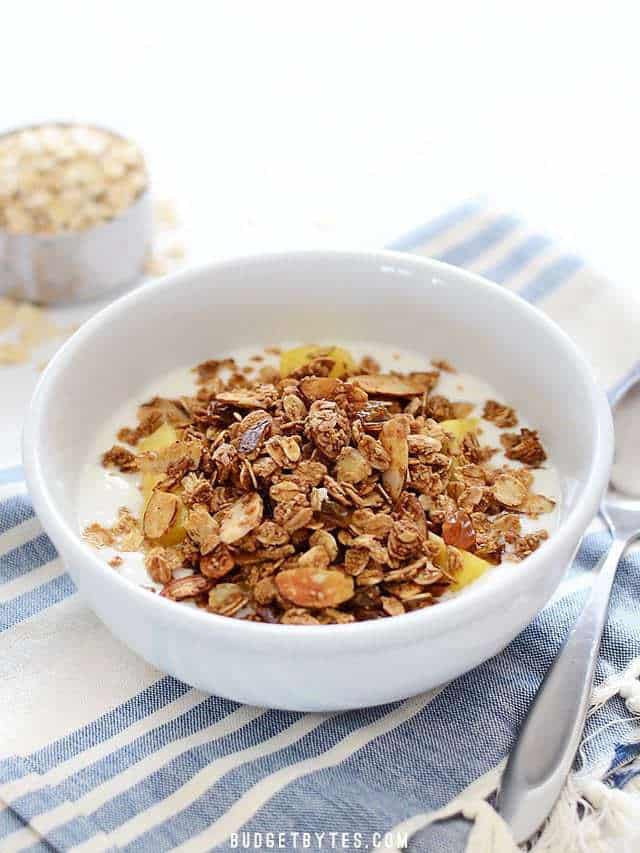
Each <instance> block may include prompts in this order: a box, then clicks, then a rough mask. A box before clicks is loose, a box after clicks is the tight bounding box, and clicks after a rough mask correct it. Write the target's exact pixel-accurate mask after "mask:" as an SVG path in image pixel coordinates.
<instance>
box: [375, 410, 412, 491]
mask: <svg viewBox="0 0 640 853" xmlns="http://www.w3.org/2000/svg"><path fill="white" fill-rule="evenodd" d="M408 435H409V425H408V423H407V419H406V417H403V416H402V415H400V416H396V417H393V418H391V420H388V421H387V422H386V423H385V424H384V425H383V427H382V430H381V431H380V442H381V443H382V446H383V447H384V449H385V450H386V451H387V453H388V454H389V458H390V460H391V461H390V464H389V467H388V468H387V470H386V471H383V473H382V485H383V486H384V488H385V490H386V492H387V494H388V495H389V497H390V498H391V500H392V501H394V502H395V501H397V500H398V498H399V497H400V495H401V493H402V489H403V488H404V483H405V480H406V478H407V469H408V467H409V445H408V443H407V436H408Z"/></svg>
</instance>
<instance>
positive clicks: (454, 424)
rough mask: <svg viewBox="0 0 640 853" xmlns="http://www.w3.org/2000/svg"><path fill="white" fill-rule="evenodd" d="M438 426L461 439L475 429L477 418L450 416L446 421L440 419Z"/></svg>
mask: <svg viewBox="0 0 640 853" xmlns="http://www.w3.org/2000/svg"><path fill="white" fill-rule="evenodd" d="M440 426H441V427H442V429H445V430H446V431H447V432H450V433H451V435H453V436H454V437H455V438H457V439H458V441H461V440H462V439H463V438H464V437H465V435H466V434H467V433H468V432H475V431H476V429H477V427H478V418H452V419H451V420H448V421H440Z"/></svg>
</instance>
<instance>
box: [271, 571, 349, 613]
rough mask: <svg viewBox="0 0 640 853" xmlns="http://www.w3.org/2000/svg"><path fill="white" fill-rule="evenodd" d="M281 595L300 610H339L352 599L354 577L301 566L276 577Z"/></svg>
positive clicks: (339, 572)
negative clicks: (338, 606) (345, 602)
mask: <svg viewBox="0 0 640 853" xmlns="http://www.w3.org/2000/svg"><path fill="white" fill-rule="evenodd" d="M275 581H276V586H277V587H278V591H279V593H280V595H282V596H284V598H286V599H287V600H288V601H292V602H293V603H294V604H297V605H298V607H312V608H320V607H336V606H337V605H338V604H342V603H343V602H344V601H348V600H349V599H350V598H351V597H352V596H353V578H351V577H349V576H348V575H345V574H344V573H343V572H341V571H338V570H337V569H318V568H314V567H313V566H301V567H299V568H296V569H287V570H286V571H284V572H280V573H279V574H278V575H276V578H275Z"/></svg>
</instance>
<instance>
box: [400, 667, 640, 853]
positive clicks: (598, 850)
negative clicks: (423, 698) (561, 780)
mask: <svg viewBox="0 0 640 853" xmlns="http://www.w3.org/2000/svg"><path fill="white" fill-rule="evenodd" d="M616 695H619V696H621V697H622V699H624V701H625V704H626V707H627V708H628V710H629V712H630V714H631V715H632V719H633V720H635V721H638V720H640V657H638V658H634V660H632V661H631V663H630V664H629V665H628V666H627V667H626V669H625V670H624V671H623V672H621V673H619V674H616V675H614V676H612V677H611V678H610V679H607V681H605V682H604V683H603V684H602V685H601V686H600V687H598V688H596V689H595V690H594V691H593V695H592V698H591V704H590V710H589V713H590V715H591V714H593V713H595V712H596V711H597V710H598V709H599V708H601V707H602V706H603V705H604V704H605V703H606V702H608V701H609V699H611V698H613V697H614V696H616ZM638 739H640V734H639V736H638V738H633V742H637V740H638ZM504 764H505V762H502V763H501V764H500V765H498V766H497V767H494V768H492V769H491V770H490V771H489V772H488V773H486V774H485V775H484V776H482V777H480V778H479V779H476V780H475V781H474V782H473V783H472V784H471V785H469V787H468V788H466V789H465V790H464V791H462V793H461V794H460V795H459V796H458V797H456V798H455V799H454V800H452V801H451V802H450V803H448V804H447V805H446V806H444V807H443V808H441V809H438V810H436V811H433V812H429V813H426V814H422V815H416V816H415V817H413V818H411V819H410V820H407V821H404V822H403V823H402V824H400V825H398V826H397V827H395V828H394V830H393V831H394V832H402V833H404V836H405V837H407V838H409V839H410V838H411V837H412V836H413V835H415V834H416V833H417V832H420V831H422V830H423V829H426V828H427V827H428V826H430V825H432V824H434V823H437V822H438V821H441V820H446V819H448V818H451V817H455V816H457V815H461V816H462V817H464V818H466V819H467V820H469V821H472V822H473V826H472V828H471V832H470V833H469V838H468V841H467V847H466V853H519V851H527V852H528V853H634V851H637V850H639V849H640V756H638V757H635V758H634V759H633V761H631V762H629V763H627V764H626V765H625V771H626V772H627V773H628V774H629V781H627V782H626V784H625V785H624V788H623V789H622V788H614V787H612V786H611V785H608V784H607V777H608V776H609V774H610V766H609V764H608V763H602V762H600V763H599V764H598V765H596V766H594V767H591V768H590V769H589V770H581V771H578V772H575V773H572V774H571V775H570V776H569V778H568V779H567V782H566V785H565V787H564V789H563V791H562V793H561V795H560V798H559V799H558V802H557V803H556V805H555V807H554V809H553V811H552V812H551V814H550V816H549V818H548V820H547V821H546V823H545V824H544V826H543V828H542V830H541V832H540V834H539V835H538V836H537V837H536V838H535V839H534V840H533V841H530V842H528V843H526V844H524V845H522V846H520V847H519V846H518V845H517V844H516V843H515V841H514V839H513V836H512V835H511V832H510V830H509V827H508V826H507V824H506V823H505V822H504V821H503V819H502V818H501V817H500V815H499V814H498V813H497V812H496V811H495V809H494V808H493V807H492V805H491V804H490V803H488V802H487V798H489V797H490V796H491V795H492V794H493V793H495V792H496V791H497V790H498V787H499V783H500V777H501V775H502V770H503V769H504ZM618 769H619V768H618ZM634 773H637V775H635V776H634ZM394 853H399V851H394Z"/></svg>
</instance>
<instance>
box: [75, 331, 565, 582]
mask: <svg viewBox="0 0 640 853" xmlns="http://www.w3.org/2000/svg"><path fill="white" fill-rule="evenodd" d="M341 345H342V346H344V347H345V349H348V350H349V351H350V352H351V353H352V355H353V356H354V358H355V360H356V361H358V360H359V359H360V358H362V357H363V356H365V355H369V356H373V358H375V359H376V361H377V362H378V363H379V364H380V367H381V369H382V371H391V370H395V371H399V372H401V373H410V372H412V371H424V370H431V369H433V368H432V365H431V363H430V361H429V360H428V359H426V358H425V356H424V355H419V354H417V353H412V352H409V351H407V350H399V349H396V348H394V347H385V346H380V345H376V346H371V345H370V344H360V343H344V344H341ZM288 346H295V344H289V342H284V343H283V344H282V348H283V349H286V348H287V347H288ZM255 354H259V355H260V356H262V357H263V361H262V362H260V363H256V362H251V361H250V357H251V356H252V355H255ZM226 356H230V357H232V358H234V359H235V361H236V364H238V365H239V366H244V365H246V364H251V365H254V366H255V368H256V371H257V370H259V369H260V368H261V367H263V366H265V365H273V366H277V364H278V361H279V359H278V357H277V356H273V355H268V354H265V353H264V352H263V351H261V350H255V349H249V348H243V349H238V350H233V351H231V352H229V353H227V354H226ZM220 357H222V356H220ZM195 389H196V384H195V374H194V373H193V370H192V366H191V365H189V366H188V367H185V368H179V369H177V370H174V371H172V372H171V373H169V374H167V375H165V376H163V377H161V378H159V379H157V380H154V382H152V383H150V384H149V385H147V386H146V387H145V388H143V389H141V390H140V391H139V392H138V393H136V394H135V396H134V397H132V398H131V400H129V401H128V402H127V403H126V404H125V405H123V406H122V407H121V408H120V409H119V410H118V411H116V412H115V413H114V415H113V416H112V417H111V418H110V419H109V420H108V421H107V423H105V425H104V427H103V428H102V430H100V432H99V433H98V435H97V436H96V438H95V441H94V442H93V444H92V447H91V451H90V453H89V458H88V459H87V462H86V463H85V465H84V467H83V470H82V473H81V476H80V481H79V487H78V493H77V503H76V507H77V510H76V515H77V519H78V527H79V529H80V530H81V531H82V530H84V529H85V528H86V527H87V526H88V525H90V524H91V523H93V522H98V523H99V524H102V525H105V526H110V525H112V524H113V523H114V521H115V520H116V518H117V515H118V509H119V507H122V506H126V507H128V508H129V509H130V510H131V511H132V512H133V513H134V514H138V513H139V512H140V510H141V508H142V496H141V494H140V490H139V488H138V479H139V478H138V476H137V475H136V474H121V473H120V472H118V471H116V470H114V469H106V468H103V467H102V465H101V463H100V459H101V457H102V454H103V453H104V452H105V450H108V449H109V448H110V447H111V446H112V445H113V444H114V443H116V442H117V438H116V436H117V432H118V430H119V429H120V428H121V427H122V426H135V424H136V423H137V411H138V406H139V405H140V403H142V402H144V401H146V400H149V399H151V398H152V397H154V396H160V397H180V396H181V395H187V396H188V395H190V394H193V393H194V392H195ZM435 393H437V394H442V395H444V396H445V397H448V398H449V399H450V400H453V401H464V402H467V403H473V404H474V407H475V408H474V410H473V412H471V413H470V417H474V416H475V417H481V415H482V410H483V407H484V404H485V402H486V401H487V400H497V401H498V402H508V401H505V400H504V398H503V397H502V396H501V395H500V393H499V391H497V390H496V389H495V388H493V387H492V386H491V385H489V383H487V382H485V381H484V380H482V379H478V378H477V377H475V376H472V375H470V374H468V373H448V372H446V371H441V373H440V379H439V380H438V384H437V386H436V388H435ZM518 421H519V423H518V427H517V429H519V428H520V427H523V426H524V427H527V426H529V425H528V424H527V422H526V420H523V418H522V416H521V413H520V412H518ZM480 425H481V433H480V435H479V438H480V442H481V444H488V445H490V446H491V447H497V448H499V452H498V453H496V454H495V455H494V456H493V457H492V459H491V462H492V464H494V465H496V466H497V467H499V466H500V465H502V464H504V463H508V464H510V465H514V464H515V465H518V464H519V463H514V462H513V461H510V460H507V459H506V458H505V456H504V453H503V451H502V448H501V444H500V434H501V432H503V430H500V429H499V428H498V427H497V426H496V425H495V424H493V423H491V422H489V421H486V420H481V422H480ZM531 428H533V427H531ZM532 473H533V477H534V482H533V486H532V491H534V492H537V493H539V494H543V495H545V496H546V497H549V498H551V499H552V500H554V501H556V507H555V509H554V510H553V512H551V513H548V514H546V515H543V516H540V518H538V519H531V518H527V517H525V516H523V517H522V519H521V520H522V529H523V532H530V531H533V530H547V531H548V532H549V534H552V533H553V531H554V530H555V529H556V528H557V526H558V524H559V520H560V500H561V494H562V493H561V484H560V479H559V477H558V474H557V472H556V470H555V468H554V467H553V465H552V464H551V463H550V461H549V460H547V461H546V462H545V464H544V467H542V468H537V469H535V470H534V471H532ZM98 553H99V554H100V555H101V556H102V557H103V558H104V560H105V562H108V560H110V559H111V558H112V557H113V556H115V554H116V552H115V551H114V550H113V549H111V548H103V549H101V550H100V551H99V552H98ZM119 556H120V557H122V560H123V562H122V564H121V565H120V566H119V567H118V571H119V572H120V573H121V574H122V575H123V576H125V577H127V578H129V579H130V580H131V581H132V582H133V583H136V584H139V585H142V586H147V587H149V586H151V587H155V588H159V585H158V584H154V583H153V581H152V580H151V579H150V577H149V575H148V574H147V571H146V569H145V567H144V557H143V555H142V554H140V553H137V552H131V553H124V554H123V553H120V554H119ZM481 582H482V578H480V579H479V581H477V583H481Z"/></svg>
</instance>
